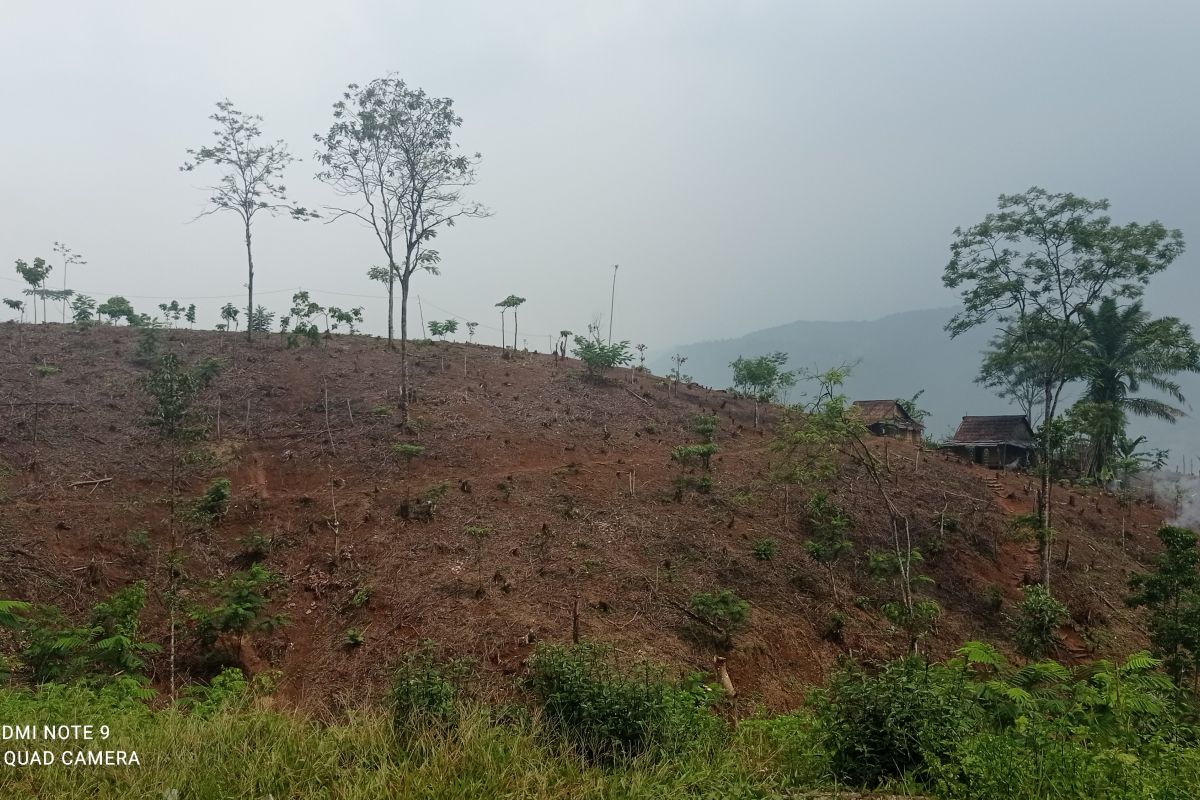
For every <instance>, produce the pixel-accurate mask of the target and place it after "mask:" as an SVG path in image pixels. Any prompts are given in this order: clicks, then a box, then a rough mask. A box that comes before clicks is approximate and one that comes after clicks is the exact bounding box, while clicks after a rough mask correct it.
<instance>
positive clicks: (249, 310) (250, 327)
mask: <svg viewBox="0 0 1200 800" xmlns="http://www.w3.org/2000/svg"><path fill="white" fill-rule="evenodd" d="M246 266H247V268H248V269H249V278H248V280H247V281H246V341H247V342H250V341H253V340H254V255H253V254H252V253H251V252H250V222H249V220H247V221H246Z"/></svg>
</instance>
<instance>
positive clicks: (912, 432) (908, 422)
mask: <svg viewBox="0 0 1200 800" xmlns="http://www.w3.org/2000/svg"><path fill="white" fill-rule="evenodd" d="M854 408H855V409H856V410H857V411H858V418H859V420H860V421H861V422H862V423H863V424H864V425H866V426H867V430H869V431H870V432H871V433H873V434H875V435H876V436H889V437H891V438H893V439H900V440H902V441H906V442H914V443H917V444H920V442H921V436H922V434H924V432H925V426H924V425H922V424H921V423H919V422H917V421H916V420H915V419H913V418H912V417H910V416H909V414H908V412H907V411H905V410H904V406H902V405H900V403H898V402H897V401H895V400H855V401H854Z"/></svg>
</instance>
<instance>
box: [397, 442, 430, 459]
mask: <svg viewBox="0 0 1200 800" xmlns="http://www.w3.org/2000/svg"><path fill="white" fill-rule="evenodd" d="M392 452H393V453H395V454H396V455H398V456H400V457H401V458H403V459H404V463H405V464H411V463H412V460H413V459H414V458H416V457H417V456H419V455H421V454H422V453H424V452H425V445H421V444H412V443H411V442H400V443H397V444H393V445H392Z"/></svg>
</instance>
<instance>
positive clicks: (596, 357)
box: [571, 334, 633, 379]
mask: <svg viewBox="0 0 1200 800" xmlns="http://www.w3.org/2000/svg"><path fill="white" fill-rule="evenodd" d="M571 354H572V355H574V356H575V357H576V358H578V359H579V360H580V361H582V362H583V365H584V366H585V367H587V374H588V377H590V378H592V379H599V378H601V377H602V376H603V375H604V372H605V370H609V369H612V368H614V367H620V366H624V365H626V364H628V363H629V362H630V361H632V360H633V353H631V352H629V341H628V340H625V341H622V342H613V343H611V344H605V343H604V342H602V341H600V338H599V335H598V334H596V335H594V336H593V338H591V339H585V338H584V337H582V336H576V337H575V348H574V349H573V350H572V351H571Z"/></svg>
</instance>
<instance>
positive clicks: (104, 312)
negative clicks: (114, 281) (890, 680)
mask: <svg viewBox="0 0 1200 800" xmlns="http://www.w3.org/2000/svg"><path fill="white" fill-rule="evenodd" d="M96 314H97V315H98V316H102V317H108V321H109V322H110V323H113V322H116V321H117V320H119V319H123V320H125V322H126V323H128V324H129V325H137V324H138V316H137V312H135V311H134V310H133V306H132V305H131V304H130V302H129V301H128V300H126V299H125V298H124V297H121V296H120V295H118V296H116V297H110V298H108V299H107V300H105V301H104V302H103V303H101V304H100V305H99V306H97V307H96Z"/></svg>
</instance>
